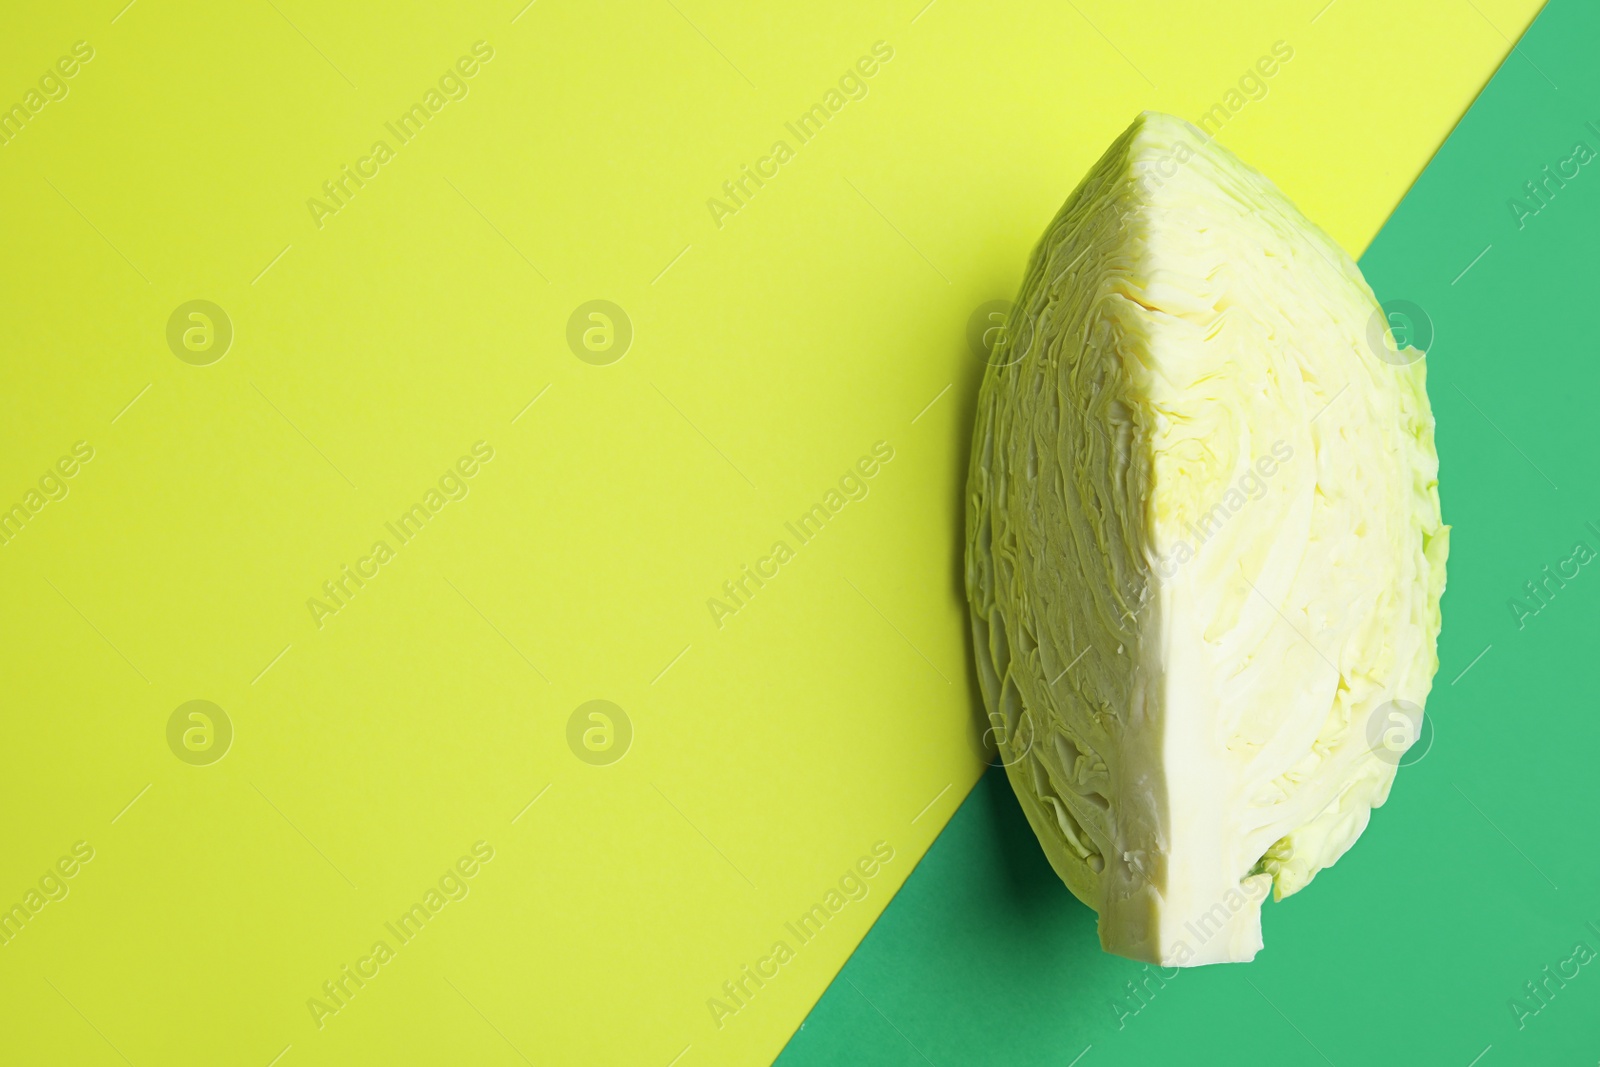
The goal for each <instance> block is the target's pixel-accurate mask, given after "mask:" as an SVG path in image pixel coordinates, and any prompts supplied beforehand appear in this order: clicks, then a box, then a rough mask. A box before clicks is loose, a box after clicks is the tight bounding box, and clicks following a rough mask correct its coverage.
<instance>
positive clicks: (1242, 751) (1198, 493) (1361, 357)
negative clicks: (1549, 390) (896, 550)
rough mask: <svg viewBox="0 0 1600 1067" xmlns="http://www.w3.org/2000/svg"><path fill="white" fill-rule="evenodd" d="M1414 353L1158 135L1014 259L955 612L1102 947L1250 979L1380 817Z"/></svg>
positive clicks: (1057, 857)
mask: <svg viewBox="0 0 1600 1067" xmlns="http://www.w3.org/2000/svg"><path fill="white" fill-rule="evenodd" d="M1421 356H1422V353H1421V352H1418V351H1416V350H1415V349H1410V348H1406V347H1401V346H1396V344H1395V342H1394V340H1393V338H1392V336H1391V333H1390V331H1389V329H1388V328H1387V319H1386V317H1385V313H1384V311H1383V310H1382V309H1381V308H1380V307H1379V305H1378V302H1377V300H1376V299H1375V298H1374V296H1373V294H1372V290H1371V289H1370V288H1369V287H1368V286H1367V284H1366V282H1365V280H1364V279H1363V278H1362V276H1361V271H1360V269H1359V268H1357V266H1356V265H1355V263H1354V262H1352V261H1351V259H1350V257H1349V256H1347V255H1346V254H1345V253H1344V251H1343V250H1341V249H1340V248H1339V246H1338V245H1336V244H1335V243H1334V242H1333V241H1332V240H1331V239H1330V238H1328V237H1327V235H1325V234H1324V233H1323V232H1322V231H1321V230H1319V229H1318V228H1317V227H1316V226H1314V225H1313V224H1312V223H1311V222H1309V221H1308V220H1307V219H1306V218H1305V217H1304V216H1303V215H1301V214H1300V212H1299V211H1298V210H1297V209H1296V208H1295V207H1294V205H1293V204H1291V203H1290V202H1289V200H1288V199H1287V198H1286V197H1285V196H1284V195H1283V194H1282V193H1280V192H1279V191H1278V189H1277V187H1276V186H1274V185H1273V184H1272V183H1271V182H1269V181H1268V180H1267V179H1266V178H1264V177H1262V176H1261V175H1260V174H1258V173H1257V172H1256V171H1254V170H1253V169H1251V168H1250V167H1248V166H1246V165H1245V164H1243V163H1241V162H1240V161H1239V160H1238V159H1236V158H1235V157H1234V156H1233V155H1232V154H1231V153H1229V152H1228V151H1227V150H1226V149H1224V148H1222V147H1221V146H1220V145H1217V144H1216V143H1215V142H1212V141H1209V140H1208V139H1207V138H1206V136H1205V135H1204V134H1202V133H1201V132H1200V131H1199V130H1197V129H1196V128H1195V127H1193V126H1191V125H1190V124H1189V123H1187V122H1184V121H1183V120H1181V119H1177V118H1173V117H1171V116H1168V115H1160V114H1155V113H1151V112H1146V113H1145V114H1143V115H1141V116H1140V117H1139V118H1138V119H1136V120H1135V121H1134V123H1133V125H1132V126H1130V127H1129V128H1128V130H1127V131H1126V132H1125V133H1124V134H1123V135H1122V136H1121V137H1120V138H1119V139H1118V140H1117V141H1116V143H1114V144H1113V145H1112V146H1111V148H1110V149H1109V150H1108V151H1107V152H1106V154H1105V155H1104V156H1103V157H1102V158H1101V159H1100V161H1099V162H1098V163H1096V164H1095V166H1094V167H1093V168H1092V169H1091V170H1090V172H1089V174H1088V175H1087V176H1086V177H1085V178H1084V180H1083V182H1082V184H1081V185H1080V186H1079V187H1078V189H1077V190H1076V191H1075V192H1074V193H1073V194H1072V196H1071V197H1070V198H1069V199H1068V201H1067V203H1066V206H1065V207H1064V208H1062V210H1061V212H1060V214H1059V215H1058V216H1057V217H1056V219H1055V221H1054V222H1053V223H1051V225H1050V228H1049V229H1048V231H1046V233H1045V235H1044V237H1043V238H1042V240H1041V241H1040V242H1039V245H1038V247H1037V248H1036V249H1035V251H1034V253H1033V256H1032V259H1031V261H1030V263H1029V266H1028V272H1027V277H1026V279H1025V280H1024V282H1023V285H1022V290H1021V294H1020V295H1019V297H1018V299H1017V303H1016V306H1015V307H1014V309H1013V310H1012V312H1011V315H1010V318H1009V320H1008V322H1007V325H1006V329H1005V331H1004V333H1003V334H1002V335H1001V336H1000V337H998V338H997V340H996V342H995V344H994V347H993V349H992V350H991V352H990V356H989V365H988V367H987V369H986V372H985V377H984V381H983V387H982V392H981V395H980V400H979V404H978V413H977V420H976V425H975V428H974V437H973V455H972V464H971V470H970V474H969V480H968V510H967V548H966V581H967V594H968V598H969V600H970V602H971V608H972V627H973V642H974V648H975V653H976V660H977V666H978V674H979V680H980V683H981V686H982V689H983V695H984V700H985V702H986V704H987V707H988V711H989V715H990V720H991V722H992V723H993V726H994V729H993V733H994V736H995V738H996V740H997V743H998V748H999V751H1000V755H1001V758H1002V760H1003V761H1004V762H1005V764H1006V766H1007V771H1008V773H1009V775H1010V778H1011V784H1012V786H1013V787H1014V789H1015V790H1016V793H1017V796H1018V797H1019V798H1020V800H1021V803H1022V807H1023V810H1024V811H1025V812H1026V813H1027V817H1028V820H1029V822H1030V823H1031V824H1032V826H1033V830H1034V833H1035V834H1037V835H1038V838H1039V840H1040V842H1041V844H1042V845H1043V846H1044V850H1045V852H1046V854H1047V855H1048V856H1049V859H1050V862H1051V864H1052V866H1054V868H1055V870H1056V872H1057V874H1059V875H1060V876H1061V879H1062V880H1063V881H1064V882H1065V883H1066V884H1067V887H1068V888H1069V889H1071V891H1072V892H1073V894H1074V895H1076V896H1077V897H1078V899H1079V900H1082V901H1083V902H1084V903H1085V904H1088V905H1089V906H1090V907H1092V908H1094V909H1095V911H1096V912H1097V913H1098V914H1099V917H1100V918H1099V928H1100V942H1101V944H1102V946H1103V947H1104V948H1105V949H1106V950H1107V951H1109V952H1114V953H1117V954H1119V955H1123V956H1128V957H1132V958H1134V959H1139V960H1145V961H1148V962H1151V963H1157V964H1161V965H1163V966H1187V965H1196V964H1204V963H1219V962H1231V961H1244V960H1249V959H1251V958H1253V957H1254V956H1255V953H1256V952H1257V951H1258V950H1259V949H1260V948H1261V944H1262V941H1261V904H1262V902H1263V901H1264V900H1265V898H1266V895H1267V892H1268V890H1269V889H1270V890H1271V891H1272V892H1273V894H1274V896H1275V897H1276V898H1278V899H1281V898H1283V897H1285V896H1288V895H1289V894H1291V893H1294V892H1296V891H1298V890H1300V889H1302V888H1303V887H1304V886H1305V885H1306V884H1307V883H1308V882H1310V881H1311V879H1312V878H1313V877H1314V876H1315V875H1316V873H1317V871H1319V870H1320V869H1322V868H1323V867H1326V866H1329V865H1330V864H1332V863H1333V862H1334V861H1335V860H1337V859H1338V858H1339V857H1340V856H1341V855H1343V853H1344V852H1345V850H1346V849H1348V848H1349V847H1350V846H1351V845H1352V844H1353V843H1354V842H1355V840H1356V838H1357V837H1358V836H1360V834H1361V832H1362V831H1363V830H1364V829H1365V828H1366V826H1367V820H1368V817H1369V814H1370V811H1371V809H1372V808H1374V807H1377V806H1379V805H1381V804H1382V803H1383V802H1384V801H1385V800H1386V799H1387V798H1388V795H1389V789H1390V786H1391V784H1392V783H1393V781H1394V777H1395V771H1396V766H1397V763H1398V762H1399V757H1400V753H1401V752H1402V751H1403V750H1404V749H1405V747H1406V746H1407V744H1408V743H1410V741H1412V740H1413V739H1414V738H1415V735H1416V731H1417V728H1418V727H1419V725H1420V717H1421V710H1420V709H1421V706H1422V705H1423V703H1424V702H1425V700H1426V698H1427V695H1428V691H1429V689H1430V688H1431V686H1432V681H1433V675H1434V672H1435V670H1436V669H1437V668H1438V658H1437V655H1436V651H1435V649H1436V642H1437V638H1438V634H1439V625H1440V617H1439V597H1440V594H1441V593H1442V592H1443V590H1444V580H1445V557H1446V554H1447V551H1448V543H1449V527H1447V526H1444V525H1443V524H1442V523H1441V520H1440V512H1439V494H1438V482H1437V476H1438V457H1437V454H1436V453H1435V451H1434V443H1433V416H1432V413H1431V411H1430V409H1429V406H1428V398H1427V393H1426V391H1425V390H1424V384H1423V377H1424V367H1425V362H1424V361H1423V360H1422V359H1421ZM1397 709H1401V710H1397ZM1408 716H1409V717H1408ZM1397 738H1398V740H1396V739H1397Z"/></svg>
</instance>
